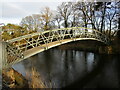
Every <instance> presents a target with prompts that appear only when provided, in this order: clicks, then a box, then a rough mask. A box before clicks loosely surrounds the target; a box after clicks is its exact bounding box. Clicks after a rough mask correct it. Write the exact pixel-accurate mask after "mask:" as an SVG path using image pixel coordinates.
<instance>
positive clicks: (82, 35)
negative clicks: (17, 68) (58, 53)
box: [7, 27, 109, 63]
mask: <svg viewBox="0 0 120 90" xmlns="http://www.w3.org/2000/svg"><path fill="white" fill-rule="evenodd" d="M65 39H66V40H67V39H71V40H72V41H75V40H79V39H81V40H82V39H92V40H97V41H100V42H103V43H105V44H108V43H109V38H108V37H107V36H106V35H105V34H103V33H101V32H99V31H97V30H94V29H89V28H83V27H72V28H63V29H56V30H49V31H44V32H42V33H33V34H28V35H25V36H21V37H18V38H14V39H11V40H8V41H7V42H8V43H9V44H8V46H7V52H8V61H7V63H12V62H15V61H16V60H18V59H19V58H23V52H25V51H27V50H29V49H32V48H35V47H38V46H41V48H45V49H46V48H48V44H49V43H51V42H55V41H59V43H61V44H62V42H63V41H62V40H65ZM43 45H44V46H43Z"/></svg>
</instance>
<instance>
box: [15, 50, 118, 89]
mask: <svg viewBox="0 0 120 90" xmlns="http://www.w3.org/2000/svg"><path fill="white" fill-rule="evenodd" d="M33 67H34V68H35V69H36V70H37V71H38V72H39V74H40V75H41V77H42V78H43V79H44V81H45V83H46V84H49V83H51V84H52V87H54V88H63V87H65V88H72V87H78V88H119V87H120V60H119V56H118V55H100V54H95V53H92V52H85V51H76V50H61V49H58V48H52V49H49V50H47V51H44V52H41V53H39V54H37V55H34V56H32V57H30V58H28V59H26V60H23V61H21V62H19V63H17V64H15V65H14V66H13V68H14V69H15V70H17V71H18V72H20V73H22V75H24V76H25V75H26V72H29V73H31V69H32V68H33Z"/></svg>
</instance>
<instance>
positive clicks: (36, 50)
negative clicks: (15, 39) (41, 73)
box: [24, 38, 96, 59]
mask: <svg viewBox="0 0 120 90" xmlns="http://www.w3.org/2000/svg"><path fill="white" fill-rule="evenodd" d="M85 39H88V38H76V39H75V38H74V41H77V40H85ZM89 39H93V40H96V39H94V38H89ZM71 41H73V39H64V40H60V41H55V42H51V43H47V45H46V44H44V45H41V46H38V47H35V48H32V49H29V50H27V51H25V52H24V59H26V58H29V57H31V56H33V55H35V54H37V53H40V52H42V51H45V50H47V49H50V48H52V47H55V46H59V45H62V44H65V43H68V42H71Z"/></svg>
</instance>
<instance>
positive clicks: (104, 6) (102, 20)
mask: <svg viewBox="0 0 120 90" xmlns="http://www.w3.org/2000/svg"><path fill="white" fill-rule="evenodd" d="M105 12H106V2H105V3H104V11H103V15H102V23H101V28H100V31H101V32H102V30H103V25H104V17H105Z"/></svg>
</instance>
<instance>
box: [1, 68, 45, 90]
mask: <svg viewBox="0 0 120 90" xmlns="http://www.w3.org/2000/svg"><path fill="white" fill-rule="evenodd" d="M10 88H18V89H19V88H46V85H45V84H44V83H43V81H42V78H41V76H40V75H39V73H38V72H37V71H36V70H35V69H34V68H32V70H31V73H26V76H23V75H22V74H21V73H19V72H18V71H16V70H14V69H13V68H10V69H4V70H3V71H2V89H3V90H6V89H10Z"/></svg>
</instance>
